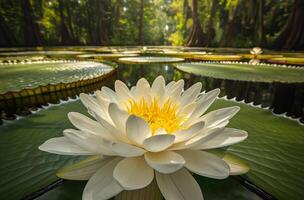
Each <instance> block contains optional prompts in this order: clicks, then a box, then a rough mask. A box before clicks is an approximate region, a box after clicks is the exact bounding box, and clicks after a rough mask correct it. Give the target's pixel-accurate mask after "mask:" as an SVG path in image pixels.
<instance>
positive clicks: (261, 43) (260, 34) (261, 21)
mask: <svg viewBox="0 0 304 200" xmlns="http://www.w3.org/2000/svg"><path fill="white" fill-rule="evenodd" d="M264 6H265V0H260V1H259V14H258V20H257V21H258V44H259V46H260V47H265V46H267V41H266V36H265V29H264Z"/></svg>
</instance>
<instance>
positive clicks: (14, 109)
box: [0, 63, 304, 122]
mask: <svg viewBox="0 0 304 200" xmlns="http://www.w3.org/2000/svg"><path fill="white" fill-rule="evenodd" d="M158 75H163V76H164V77H165V79H166V81H167V82H169V81H172V80H178V79H185V88H188V87H189V86H191V85H192V84H194V83H196V82H202V84H203V90H207V91H209V90H212V89H214V88H220V89H221V94H220V96H227V98H228V99H231V98H236V100H238V101H241V100H244V101H245V102H246V103H249V102H253V104H254V105H261V106H262V107H270V108H271V109H273V110H274V112H275V113H277V114H281V113H287V115H288V116H292V117H294V118H299V117H300V118H301V120H302V122H304V110H303V109H304V84H303V83H296V84H295V83H293V84H287V83H262V82H249V81H234V80H224V79H215V78H211V77H203V76H197V75H192V74H188V73H185V72H182V71H179V70H177V69H175V68H174V66H173V64H155V63H153V64H140V65H139V64H119V66H118V68H117V72H116V73H114V74H113V75H111V76H110V77H109V78H108V80H104V81H102V82H100V83H97V84H96V83H95V84H92V85H89V86H85V87H79V88H76V89H69V90H63V91H57V92H56V91H55V92H52V93H46V94H43V95H38V96H35V97H34V96H32V97H20V98H17V99H14V100H11V101H1V100H0V109H2V110H4V112H5V113H6V114H5V115H4V116H2V117H3V118H4V119H14V118H15V115H14V114H18V115H27V114H29V113H30V112H29V111H28V110H29V108H32V107H40V106H41V105H47V103H59V100H60V99H64V100H66V99H67V98H68V97H72V98H75V96H76V95H78V94H80V93H81V92H86V93H91V92H94V91H95V90H97V89H100V88H101V86H102V85H108V86H110V87H113V83H114V80H116V79H120V80H122V81H124V82H125V83H126V84H127V85H128V86H132V85H135V84H136V82H137V80H138V79H139V78H142V77H145V78H146V79H147V80H148V81H149V82H150V83H152V81H153V80H154V79H155V78H156V77H157V76H158ZM24 105H27V106H24Z"/></svg>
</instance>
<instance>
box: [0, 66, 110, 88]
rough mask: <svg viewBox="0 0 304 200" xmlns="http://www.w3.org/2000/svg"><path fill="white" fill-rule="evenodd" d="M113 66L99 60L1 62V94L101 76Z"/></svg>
mask: <svg viewBox="0 0 304 200" xmlns="http://www.w3.org/2000/svg"><path fill="white" fill-rule="evenodd" d="M112 69H113V68H112V67H111V66H109V65H107V64H103V63H97V62H63V61H54V62H52V61H48V62H47V63H43V62H39V63H35V62H34V63H24V64H10V65H9V64H0V70H1V74H0V94H1V93H5V92H8V91H18V90H21V89H24V88H36V87H38V86H42V85H47V84H58V83H61V82H62V83H70V82H75V81H79V80H85V79H93V78H96V77H99V76H101V75H103V74H105V73H107V72H110V71H111V70H112Z"/></svg>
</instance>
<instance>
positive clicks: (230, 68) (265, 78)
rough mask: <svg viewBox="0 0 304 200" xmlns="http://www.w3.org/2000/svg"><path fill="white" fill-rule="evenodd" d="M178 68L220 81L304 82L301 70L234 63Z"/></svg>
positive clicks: (189, 64)
mask: <svg viewBox="0 0 304 200" xmlns="http://www.w3.org/2000/svg"><path fill="white" fill-rule="evenodd" d="M176 67H177V69H179V70H182V71H184V72H188V73H193V74H197V75H201V76H209V77H213V78H220V79H230V80H240V81H257V82H288V83H295V82H304V79H303V77H304V69H301V68H285V67H275V66H266V65H250V64H234V63H231V64H224V63H183V64H178V65H177V66H176Z"/></svg>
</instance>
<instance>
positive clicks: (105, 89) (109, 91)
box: [101, 86, 117, 102]
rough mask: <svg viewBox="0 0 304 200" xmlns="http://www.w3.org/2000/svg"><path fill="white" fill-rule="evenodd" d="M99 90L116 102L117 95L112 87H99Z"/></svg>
mask: <svg viewBox="0 0 304 200" xmlns="http://www.w3.org/2000/svg"><path fill="white" fill-rule="evenodd" d="M101 92H102V93H104V94H105V95H106V96H107V97H108V99H109V100H110V101H111V102H117V95H116V93H115V92H114V91H113V90H112V89H110V88H108V87H105V86H104V87H102V88H101Z"/></svg>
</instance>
